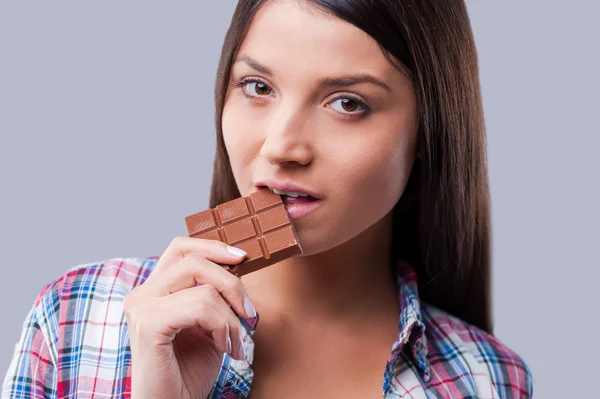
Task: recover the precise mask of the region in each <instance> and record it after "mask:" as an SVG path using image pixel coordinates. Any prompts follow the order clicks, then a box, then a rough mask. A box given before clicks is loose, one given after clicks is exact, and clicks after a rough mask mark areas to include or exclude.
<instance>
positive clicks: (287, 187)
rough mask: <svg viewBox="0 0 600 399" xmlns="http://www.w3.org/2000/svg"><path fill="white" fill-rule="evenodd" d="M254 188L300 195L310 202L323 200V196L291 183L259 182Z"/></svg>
mask: <svg viewBox="0 0 600 399" xmlns="http://www.w3.org/2000/svg"><path fill="white" fill-rule="evenodd" d="M256 187H257V188H258V189H261V188H270V189H276V190H278V191H285V192H296V193H302V194H306V195H308V197H304V198H309V199H312V200H320V199H323V196H322V195H321V194H319V193H317V192H315V191H314V190H311V189H309V188H307V187H303V186H302V185H300V184H296V183H294V182H291V181H287V182H286V181H276V180H262V181H259V182H257V183H256ZM288 198H294V197H288ZM297 198H300V196H298V197H297Z"/></svg>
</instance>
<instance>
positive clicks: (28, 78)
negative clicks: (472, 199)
mask: <svg viewBox="0 0 600 399" xmlns="http://www.w3.org/2000/svg"><path fill="white" fill-rule="evenodd" d="M235 3H236V2H235V1H234V0H228V1H224V0H219V1H211V2H209V3H208V2H199V1H177V2H156V1H135V2H134V1H128V2H123V1H119V2H117V1H103V2H79V1H54V2H37V3H35V4H32V3H31V2H17V1H5V0H0V178H1V180H0V183H1V185H0V190H1V195H0V201H1V206H0V212H1V213H0V215H1V216H0V217H1V219H0V250H1V254H2V263H1V266H0V267H1V268H2V274H1V277H0V279H1V280H0V306H1V311H2V320H3V321H2V327H3V328H2V329H1V330H0V333H1V334H2V337H1V338H2V339H1V340H0V374H2V375H1V377H3V376H4V374H5V372H6V370H7V367H8V364H9V361H10V358H11V356H12V351H13V348H14V345H15V343H16V340H17V339H18V336H19V333H20V328H21V324H22V322H23V320H24V317H25V315H26V313H27V311H28V310H29V308H30V307H31V305H32V303H33V300H34V298H35V296H36V294H37V293H38V292H39V290H40V289H41V288H42V286H43V285H45V284H47V283H49V282H51V281H53V280H54V279H56V278H58V277H60V275H61V274H62V273H63V272H64V271H65V270H66V269H67V268H69V267H72V266H74V265H78V264H82V263H89V262H94V261H100V260H104V259H108V258H113V257H121V256H123V257H127V256H151V255H159V254H161V253H162V251H163V250H164V249H165V248H166V246H167V245H168V244H169V242H170V241H171V239H172V238H173V237H174V236H176V235H184V234H185V226H184V222H183V218H184V217H185V216H187V215H189V214H191V213H194V212H198V211H200V210H202V209H204V208H206V207H207V205H208V191H209V187H210V176H211V172H210V169H211V167H212V161H213V153H214V145H215V139H214V122H213V110H214V105H213V85H214V79H215V71H216V67H217V61H218V57H219V54H220V48H221V44H222V40H223V37H224V34H225V31H226V29H227V26H228V24H229V21H230V18H231V14H232V12H233V9H234V7H235ZM510 3H512V4H509V2H494V3H492V2H487V1H486V2H483V1H474V0H473V1H468V8H469V13H470V15H471V21H472V24H473V29H474V33H475V39H476V42H477V47H478V52H479V59H480V73H481V85H482V89H483V99H484V107H485V117H486V123H487V132H488V151H489V173H490V179H491V192H492V222H493V262H494V263H493V264H494V286H493V299H494V314H495V323H496V335H497V336H498V337H499V338H500V339H501V340H502V341H503V342H504V343H506V344H507V345H508V346H509V347H510V348H512V349H514V350H515V351H516V352H518V353H519V354H520V355H521V356H523V357H524V359H525V360H526V361H527V363H528V364H529V365H530V367H531V369H532V371H533V374H534V383H535V386H534V390H535V392H536V395H535V396H536V397H537V398H562V397H570V398H575V397H590V396H595V395H596V394H597V392H596V394H594V392H595V391H596V388H595V382H596V380H595V378H596V374H597V372H598V371H600V368H599V367H598V358H599V357H600V353H599V351H598V349H597V348H598V346H597V345H596V343H597V331H598V329H597V325H598V323H597V322H596V318H597V316H598V312H597V306H594V307H593V308H592V305H598V295H597V289H595V288H596V285H597V279H598V276H599V273H598V271H597V268H598V266H600V262H599V261H598V255H597V249H598V245H599V244H600V242H599V241H600V240H599V236H600V234H599V233H598V225H599V223H598V222H600V217H599V212H598V210H597V208H596V206H598V204H599V203H600V198H599V190H598V180H599V179H598V171H599V170H600V161H599V157H598V154H597V151H598V145H599V144H600V136H599V133H600V132H599V129H598V124H597V116H598V109H599V100H598V93H599V92H600V84H599V78H598V71H600V65H599V64H600V63H599V61H598V58H599V57H598V48H599V45H598V38H599V37H600V27H599V25H598V23H597V16H598V11H599V8H598V6H597V5H594V2H584V1H572V2H568V3H567V2H542V1H535V2H534V1H529V2H523V1H513V2H510ZM205 4H210V9H207V8H206V6H205ZM594 371H595V372H596V373H594Z"/></svg>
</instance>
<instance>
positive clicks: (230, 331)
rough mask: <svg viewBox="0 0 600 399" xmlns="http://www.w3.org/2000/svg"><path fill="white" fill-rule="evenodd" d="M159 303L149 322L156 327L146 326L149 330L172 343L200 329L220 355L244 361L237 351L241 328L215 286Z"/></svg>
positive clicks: (175, 295)
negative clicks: (185, 331)
mask: <svg viewBox="0 0 600 399" xmlns="http://www.w3.org/2000/svg"><path fill="white" fill-rule="evenodd" d="M159 303H160V305H158V306H157V307H155V309H154V312H153V313H152V316H151V317H150V318H151V319H153V320H151V321H149V323H156V324H154V325H150V326H148V325H146V328H149V331H160V332H161V334H162V335H164V336H166V337H169V339H170V340H171V341H172V340H173V339H174V338H175V335H176V334H177V333H178V332H179V331H181V330H183V329H186V328H192V327H199V328H201V329H203V330H204V331H206V332H207V333H209V334H210V336H211V338H212V339H213V341H214V343H215V346H216V347H217V348H219V350H220V351H221V352H227V353H230V354H231V355H232V356H233V357H234V358H236V359H239V360H241V359H244V356H242V354H241V353H240V352H239V346H240V343H241V337H242V325H241V324H240V321H239V320H238V318H237V316H236V315H235V314H234V313H233V311H232V310H231V308H230V307H229V305H228V304H227V303H226V302H225V300H224V299H223V297H221V295H219V293H218V292H217V290H216V289H215V288H214V287H212V286H210V285H203V286H198V287H193V288H188V289H185V290H182V291H178V292H176V293H174V294H172V295H169V296H167V297H163V298H160V302H159ZM156 308H158V309H156ZM228 340H229V342H230V343H229V345H228V343H227V341H228ZM230 348H231V350H229V349H230Z"/></svg>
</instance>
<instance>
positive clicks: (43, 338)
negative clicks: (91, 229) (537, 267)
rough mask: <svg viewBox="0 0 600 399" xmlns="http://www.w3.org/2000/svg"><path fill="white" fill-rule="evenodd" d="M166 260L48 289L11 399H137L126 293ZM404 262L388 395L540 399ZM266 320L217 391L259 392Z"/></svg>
mask: <svg viewBox="0 0 600 399" xmlns="http://www.w3.org/2000/svg"><path fill="white" fill-rule="evenodd" d="M158 258H159V256H153V257H149V258H127V259H125V258H116V259H111V260H107V261H104V262H96V263H90V264H85V265H79V266H76V267H74V268H71V269H69V270H67V271H66V273H65V274H64V275H63V276H62V277H60V278H59V279H58V280H56V281H54V282H52V283H50V284H48V285H47V286H45V287H44V288H43V289H42V291H41V292H40V294H39V295H38V297H37V298H36V300H35V303H34V304H33V306H32V308H31V310H30V311H29V313H28V314H27V317H26V320H25V323H24V325H23V329H22V333H21V336H20V338H19V340H18V343H17V345H16V347H15V352H14V356H13V358H12V361H11V364H10V367H9V369H8V373H7V375H6V377H5V379H4V383H3V388H2V398H3V399H9V398H15V399H16V398H40V399H41V398H65V399H67V398H97V399H104V398H129V397H130V396H131V394H130V393H131V352H130V346H129V334H128V329H127V322H126V319H125V315H124V313H123V298H124V297H125V295H126V294H127V292H128V291H130V290H131V289H133V287H135V286H137V285H139V284H142V283H143V282H144V281H145V279H146V278H147V277H148V276H149V275H150V273H151V271H152V268H153V267H154V266H155V264H156V263H157V261H158ZM397 266H398V267H397V271H398V273H397V276H398V288H399V293H398V294H399V296H398V297H399V300H400V303H401V313H400V315H399V320H398V327H399V328H398V336H397V339H396V342H395V343H394V344H393V346H392V348H391V349H390V356H389V358H388V361H387V365H386V367H385V371H384V375H383V376H382V377H383V379H382V397H383V398H384V399H391V398H399V397H402V398H415V399H416V398H530V397H531V396H532V391H533V383H532V375H531V372H530V370H529V368H528V366H527V365H526V364H525V362H524V361H523V359H522V358H521V357H519V355H517V354H516V353H515V352H513V351H512V350H510V349H509V348H507V347H506V346H505V345H504V344H502V343H501V342H500V341H499V340H498V339H497V338H495V337H494V336H492V335H490V334H487V333H486V332H484V331H482V330H480V329H478V328H476V327H474V326H472V325H470V324H467V323H465V322H464V321H462V320H460V319H458V318H456V317H453V316H452V315H450V314H448V313H446V312H444V311H442V310H440V309H438V308H436V307H434V306H431V305H429V304H426V303H424V302H422V301H419V298H418V293H417V281H416V274H415V272H414V270H413V269H412V268H411V267H410V266H409V265H408V264H407V263H406V262H400V263H399V264H398V265H397ZM259 317H260V316H256V317H254V318H252V319H244V318H241V317H240V321H241V322H242V324H243V326H244V328H245V332H244V346H245V349H246V353H247V358H248V360H247V361H238V360H235V359H232V358H231V357H230V356H229V355H228V354H225V355H224V356H223V361H222V367H221V372H220V374H219V377H218V379H217V381H216V382H215V384H214V386H213V388H212V391H211V393H210V395H209V398H212V399H217V398H218V399H241V398H246V397H247V396H248V395H249V392H250V388H251V382H252V376H253V372H252V368H251V366H252V358H253V348H254V344H253V340H252V337H253V335H254V332H255V329H256V325H257V323H258V319H259ZM323 378H326V376H323Z"/></svg>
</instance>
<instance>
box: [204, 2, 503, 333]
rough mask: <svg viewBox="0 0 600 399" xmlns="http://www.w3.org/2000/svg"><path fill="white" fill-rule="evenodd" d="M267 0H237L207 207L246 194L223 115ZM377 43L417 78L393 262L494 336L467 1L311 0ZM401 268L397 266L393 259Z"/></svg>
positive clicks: (224, 58)
mask: <svg viewBox="0 0 600 399" xmlns="http://www.w3.org/2000/svg"><path fill="white" fill-rule="evenodd" d="M265 2H266V1H265V0H240V1H239V2H238V4H237V7H236V9H235V11H234V14H233V17H232V20H231V25H230V27H229V29H228V31H227V34H226V36H225V41H224V44H223V47H222V54H221V59H220V62H219V66H218V71H217V77H216V85H215V104H216V117H215V123H216V130H217V148H216V155H215V161H214V172H213V180H212V187H211V193H210V206H211V207H214V206H216V205H218V204H220V203H223V202H225V201H229V200H231V199H234V198H238V197H240V195H241V194H240V192H239V190H238V188H237V185H236V183H235V179H234V176H233V173H232V171H231V166H230V163H229V156H228V154H227V150H226V148H225V144H224V141H223V131H222V125H221V116H222V112H223V106H224V102H225V96H226V93H227V87H228V85H229V79H230V71H231V66H232V63H233V61H234V58H235V56H236V54H237V51H238V49H239V46H240V44H241V42H242V39H243V38H244V36H245V35H246V33H247V31H248V28H249V25H250V21H251V19H252V17H253V15H254V14H255V13H256V11H257V10H258V8H259V7H260V6H261V5H264V3H265ZM304 3H306V4H309V5H313V6H316V7H318V8H319V9H321V10H323V11H325V12H327V13H329V14H331V15H334V16H336V17H338V18H340V19H343V20H345V21H347V22H349V23H351V24H353V25H355V26H356V27H358V28H359V29H362V30H363V31H365V32H366V33H367V34H369V35H370V36H371V37H373V38H374V39H375V40H376V41H377V42H378V43H379V46H380V47H381V49H382V51H383V52H384V54H386V56H387V57H388V59H389V60H390V61H391V62H393V63H394V65H396V66H397V67H398V68H399V69H401V70H402V71H404V72H405V73H407V74H408V75H409V76H410V77H411V80H412V82H413V87H414V88H415V92H416V98H417V108H418V112H419V125H418V131H417V154H418V155H419V157H418V158H417V159H416V160H415V163H414V165H413V169H412V171H411V175H410V178H409V181H408V184H407V186H406V189H405V192H404V193H403V195H402V197H401V198H400V200H399V201H398V203H397V204H396V206H395V208H394V227H393V240H394V241H393V242H394V243H395V245H393V247H394V249H393V252H392V257H393V259H395V260H396V259H397V258H402V259H405V260H406V261H408V262H409V263H410V264H411V266H412V267H413V268H414V269H415V271H416V273H417V277H418V282H419V295H420V298H421V299H422V300H423V301H425V302H427V303H429V304H431V305H434V306H436V307H438V308H440V309H443V310H445V311H447V312H448V313H451V314H453V315H455V316H457V317H459V318H461V319H463V320H464V321H466V322H468V323H470V324H472V325H475V326H477V327H479V328H481V329H483V330H485V331H487V332H489V333H490V334H493V324H492V314H491V299H490V290H491V287H490V279H491V275H490V251H491V249H490V215H489V212H490V211H489V206H490V198H489V188H488V177H487V160H486V138H485V125H484V118H483V107H482V101H481V92H480V83H479V72H478V61H477V52H476V49H475V43H474V39H473V34H472V29H471V24H470V21H469V17H468V13H467V9H466V5H465V3H464V0H402V1H398V0H371V1H369V2H365V1H363V0H306V1H305V2H304ZM394 264H395V263H394Z"/></svg>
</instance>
